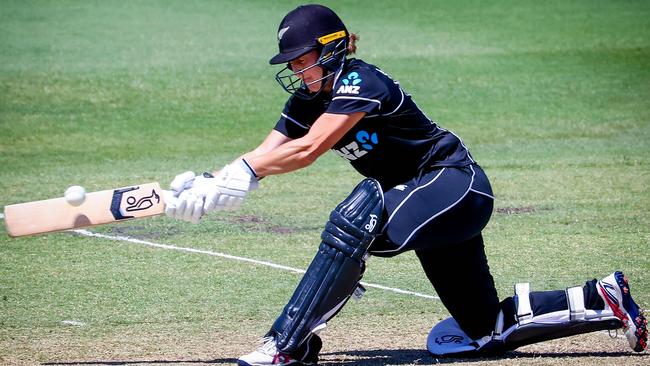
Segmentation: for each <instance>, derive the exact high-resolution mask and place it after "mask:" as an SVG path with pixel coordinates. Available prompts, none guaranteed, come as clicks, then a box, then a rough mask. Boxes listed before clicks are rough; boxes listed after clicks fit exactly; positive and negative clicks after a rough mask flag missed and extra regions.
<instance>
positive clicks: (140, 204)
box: [4, 182, 165, 237]
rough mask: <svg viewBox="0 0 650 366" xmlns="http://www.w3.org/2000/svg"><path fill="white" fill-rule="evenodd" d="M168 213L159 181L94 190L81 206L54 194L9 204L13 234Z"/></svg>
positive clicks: (7, 220) (8, 220)
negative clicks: (35, 199) (51, 196)
mask: <svg viewBox="0 0 650 366" xmlns="http://www.w3.org/2000/svg"><path fill="white" fill-rule="evenodd" d="M163 213H165V202H164V201H163V195H162V190H161V189H160V185H159V184H158V183H157V182H153V183H146V184H140V185H137V186H131V187H123V188H118V189H110V190H106V191H98V192H90V193H87V194H86V198H85V200H84V201H83V203H81V204H80V205H78V206H73V205H71V204H70V203H68V201H66V199H65V198H63V197H60V198H53V199H49V200H43V201H34V202H27V203H19V204H15V205H9V206H5V208H4V215H5V225H6V226H7V233H8V234H9V236H12V237H17V236H24V235H34V234H42V233H49V232H54V231H61V230H70V229H76V228H81V227H87V226H95V225H103V224H110V223H113V222H118V221H124V220H129V219H138V218H143V217H148V216H155V215H162V214H163Z"/></svg>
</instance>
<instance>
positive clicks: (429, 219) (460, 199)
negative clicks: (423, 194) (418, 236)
mask: <svg viewBox="0 0 650 366" xmlns="http://www.w3.org/2000/svg"><path fill="white" fill-rule="evenodd" d="M469 168H470V169H471V170H472V179H471V180H470V182H469V186H468V187H467V190H466V191H465V193H463V195H462V196H461V197H460V198H459V199H457V200H456V202H454V203H452V204H451V205H449V206H447V207H446V208H445V209H444V210H441V211H438V212H436V213H435V214H434V215H433V216H431V217H430V218H428V219H427V220H425V221H424V222H423V223H421V224H420V225H419V226H418V227H416V228H415V229H413V231H412V232H411V234H409V236H408V237H407V238H406V239H405V240H404V242H403V243H402V245H400V246H399V247H398V248H396V249H391V250H382V251H377V252H375V253H391V252H397V251H400V250H401V249H402V248H404V246H405V245H406V244H408V242H409V241H410V240H411V238H412V237H413V235H415V233H417V232H418V231H419V230H420V229H422V228H423V227H424V226H425V225H426V224H428V223H429V222H431V221H432V220H433V219H435V218H436V217H438V216H440V215H442V214H443V213H445V212H447V211H449V210H451V209H452V208H453V207H454V206H456V205H457V204H458V203H459V202H460V201H462V200H463V199H464V198H465V196H467V194H468V193H469V191H470V190H471V189H472V185H473V184H474V176H475V175H476V172H475V171H474V168H473V167H472V166H471V165H470V166H469ZM445 169H446V168H443V169H442V170H441V171H440V173H438V174H437V175H436V176H435V178H433V180H432V181H431V182H429V183H427V184H426V185H424V186H422V187H418V188H416V189H414V190H413V192H415V191H416V190H417V189H420V188H424V187H426V186H428V185H429V184H431V183H433V181H435V180H436V179H437V178H438V177H439V176H440V174H442V172H443V171H444V170H445ZM413 192H411V194H413ZM411 194H409V197H410V196H411ZM407 198H408V197H407ZM405 201H406V199H405V200H404V201H402V203H404V202H405ZM402 203H400V206H401V205H402ZM396 211H397V209H396V210H395V211H393V215H391V218H392V217H393V216H394V215H395V212H396ZM389 220H390V218H389ZM386 225H388V222H386ZM386 225H384V228H383V229H385V228H386ZM383 229H382V231H383Z"/></svg>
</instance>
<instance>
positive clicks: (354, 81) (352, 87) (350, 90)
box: [336, 71, 362, 94]
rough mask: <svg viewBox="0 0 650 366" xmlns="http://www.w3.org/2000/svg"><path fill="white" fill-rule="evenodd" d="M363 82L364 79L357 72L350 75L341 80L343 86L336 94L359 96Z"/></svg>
mask: <svg viewBox="0 0 650 366" xmlns="http://www.w3.org/2000/svg"><path fill="white" fill-rule="evenodd" d="M361 81H362V79H361V78H360V77H359V74H358V73H357V72H355V71H353V72H351V73H349V74H348V76H346V77H345V78H344V79H343V80H341V82H342V83H343V85H341V86H340V87H339V88H338V90H336V94H359V90H360V89H361V86H360V85H359V84H361Z"/></svg>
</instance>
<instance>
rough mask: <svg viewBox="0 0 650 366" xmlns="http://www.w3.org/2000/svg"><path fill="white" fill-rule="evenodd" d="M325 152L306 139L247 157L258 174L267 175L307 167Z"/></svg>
mask: <svg viewBox="0 0 650 366" xmlns="http://www.w3.org/2000/svg"><path fill="white" fill-rule="evenodd" d="M323 153H324V151H319V150H318V149H314V148H313V145H310V144H308V143H306V142H305V141H301V140H294V141H290V142H288V143H286V144H283V145H281V146H278V147H277V148H275V149H273V150H271V151H269V152H267V153H266V154H263V155H253V154H251V155H249V157H248V158H245V159H246V161H247V162H248V164H249V165H250V166H251V168H253V170H254V171H255V173H256V174H257V175H258V176H260V177H265V176H267V175H275V174H282V173H288V172H291V171H294V170H298V169H301V168H304V167H307V166H309V165H310V164H311V163H313V162H314V161H316V159H317V158H318V157H319V156H320V155H322V154H323Z"/></svg>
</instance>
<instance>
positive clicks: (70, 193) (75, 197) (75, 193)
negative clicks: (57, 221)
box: [64, 186, 86, 206]
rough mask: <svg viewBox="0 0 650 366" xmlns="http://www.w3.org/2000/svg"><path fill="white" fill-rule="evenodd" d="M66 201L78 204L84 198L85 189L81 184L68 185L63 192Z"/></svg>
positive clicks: (82, 201) (74, 204)
mask: <svg viewBox="0 0 650 366" xmlns="http://www.w3.org/2000/svg"><path fill="white" fill-rule="evenodd" d="M64 197H65V200H66V202H68V203H69V204H71V205H73V206H79V205H80V204H82V203H84V201H85V200H86V190H85V189H84V187H82V186H70V187H68V189H66V190H65V194H64Z"/></svg>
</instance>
